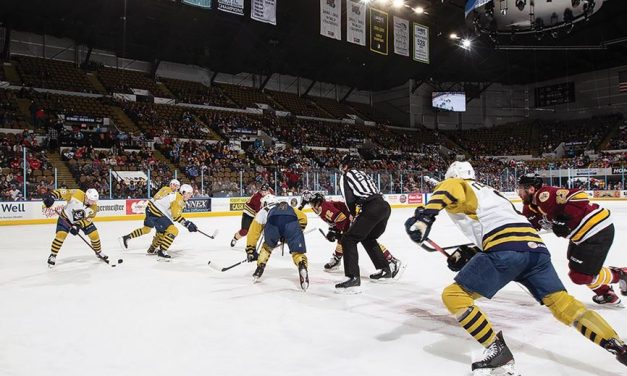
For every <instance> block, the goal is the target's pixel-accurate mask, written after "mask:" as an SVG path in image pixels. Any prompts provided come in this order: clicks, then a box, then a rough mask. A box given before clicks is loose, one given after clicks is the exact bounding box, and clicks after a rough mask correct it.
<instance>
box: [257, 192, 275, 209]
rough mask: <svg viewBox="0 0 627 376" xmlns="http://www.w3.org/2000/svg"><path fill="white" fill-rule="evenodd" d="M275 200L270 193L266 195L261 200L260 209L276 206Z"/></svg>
mask: <svg viewBox="0 0 627 376" xmlns="http://www.w3.org/2000/svg"><path fill="white" fill-rule="evenodd" d="M277 201H278V200H277V198H276V196H275V195H273V194H272V193H268V194H267V195H265V196H263V197H262V198H261V207H262V208H266V207H267V208H270V207H272V206H274V205H276V204H277Z"/></svg>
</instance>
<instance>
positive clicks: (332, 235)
mask: <svg viewBox="0 0 627 376" xmlns="http://www.w3.org/2000/svg"><path fill="white" fill-rule="evenodd" d="M326 238H327V240H328V241H330V242H331V243H333V242H335V241H336V240H338V239H339V238H340V234H339V233H338V232H337V230H336V229H334V228H330V229H329V232H327V236H326Z"/></svg>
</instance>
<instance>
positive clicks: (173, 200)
mask: <svg viewBox="0 0 627 376" xmlns="http://www.w3.org/2000/svg"><path fill="white" fill-rule="evenodd" d="M165 189H168V190H170V188H169V187H163V188H161V189H160V190H159V192H157V194H156V195H155V196H154V197H153V198H152V199H150V201H148V207H147V210H148V211H150V213H151V214H153V215H154V216H156V217H163V216H166V217H168V218H170V219H171V220H173V221H175V222H183V221H184V220H185V218H183V209H184V208H185V200H183V195H181V194H180V193H179V192H170V193H167V194H165V192H166V191H165ZM161 191H163V193H164V195H163V196H162V197H158V196H159V193H161ZM170 191H171V190H170Z"/></svg>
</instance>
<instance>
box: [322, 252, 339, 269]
mask: <svg viewBox="0 0 627 376" xmlns="http://www.w3.org/2000/svg"><path fill="white" fill-rule="evenodd" d="M340 265H342V256H337V255H333V256H331V260H329V262H327V263H326V264H324V271H325V272H333V271H336V270H338V269H339V268H340Z"/></svg>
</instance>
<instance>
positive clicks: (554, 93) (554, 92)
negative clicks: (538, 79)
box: [535, 82, 575, 107]
mask: <svg viewBox="0 0 627 376" xmlns="http://www.w3.org/2000/svg"><path fill="white" fill-rule="evenodd" d="M574 101H575V83H574V82H564V83H561V84H557V85H550V86H542V87H537V88H536V90H535V105H536V107H547V106H555V105H558V104H564V103H571V102H574Z"/></svg>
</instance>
